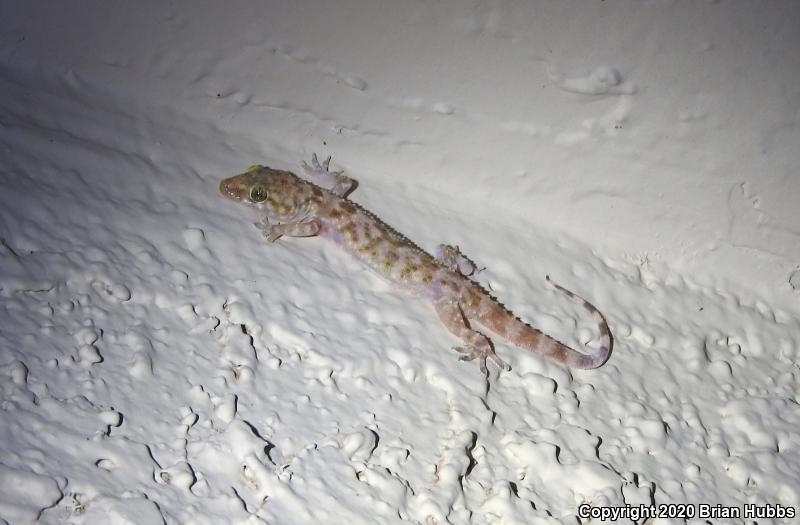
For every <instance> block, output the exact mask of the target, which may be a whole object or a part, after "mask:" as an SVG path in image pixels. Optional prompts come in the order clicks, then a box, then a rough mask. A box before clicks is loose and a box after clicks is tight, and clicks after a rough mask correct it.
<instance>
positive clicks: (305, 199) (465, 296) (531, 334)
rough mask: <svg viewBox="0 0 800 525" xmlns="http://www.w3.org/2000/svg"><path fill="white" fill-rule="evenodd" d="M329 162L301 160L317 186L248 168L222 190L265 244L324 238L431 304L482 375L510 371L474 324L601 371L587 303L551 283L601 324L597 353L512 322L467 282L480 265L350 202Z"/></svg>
mask: <svg viewBox="0 0 800 525" xmlns="http://www.w3.org/2000/svg"><path fill="white" fill-rule="evenodd" d="M329 163H330V157H329V158H328V159H327V160H326V161H325V162H323V163H321V164H320V163H319V161H318V160H317V156H316V155H314V156H313V157H312V161H311V165H309V164H307V163H305V162H303V164H302V166H303V169H304V170H305V172H306V174H307V175H308V177H309V178H311V179H313V180H314V183H312V182H309V181H307V180H304V179H302V178H300V177H298V176H297V175H295V174H293V173H291V172H288V171H282V170H276V169H272V168H268V167H266V166H251V167H250V168H249V169H248V170H247V171H246V172H245V173H242V174H241V175H236V176H234V177H230V178H227V179H224V180H222V182H220V184H219V191H220V193H222V195H224V196H225V197H228V198H230V199H232V200H234V201H237V202H240V203H242V204H246V205H247V206H250V207H252V208H255V209H256V210H258V212H259V213H262V214H263V218H262V221H261V222H260V223H256V226H257V227H258V228H260V229H261V230H262V233H263V234H264V237H265V238H266V239H267V240H268V241H270V242H274V241H276V240H277V239H279V238H280V237H281V236H283V235H286V236H289V237H310V236H314V235H319V236H322V237H325V238H327V239H330V240H332V241H334V242H335V243H337V244H338V245H339V246H341V247H343V248H344V249H345V250H347V251H348V252H349V253H350V254H351V255H352V256H353V257H355V258H356V259H358V260H359V261H361V262H362V263H364V264H366V265H367V266H369V267H370V268H372V269H373V270H374V271H375V272H377V273H378V274H380V275H382V276H384V277H385V278H387V279H388V280H390V281H392V282H393V283H395V284H396V285H399V286H400V287H402V288H404V289H406V290H408V291H410V292H411V293H413V294H414V295H416V296H419V297H423V298H426V299H428V300H429V301H431V303H432V304H433V306H434V308H435V309H436V313H437V314H438V315H439V319H441V321H442V323H444V325H445V326H446V327H447V328H448V330H450V331H451V332H452V333H453V334H455V335H456V336H458V337H459V338H460V339H461V340H462V341H463V342H464V344H463V346H460V347H457V348H455V350H457V351H458V352H460V353H461V354H462V355H461V359H462V360H466V361H470V360H473V359H478V360H479V363H480V367H481V370H482V371H483V372H484V373H486V360H487V358H488V359H492V360H493V361H494V362H495V363H496V364H497V365H498V366H500V367H502V368H508V365H506V364H505V363H504V362H503V361H502V360H501V359H500V358H499V357H498V356H497V355H496V354H495V351H494V347H493V345H492V343H491V341H490V340H489V338H488V337H486V336H485V335H484V334H482V333H480V332H478V331H476V330H474V329H473V328H472V326H471V324H470V322H472V321H475V322H477V323H479V324H480V325H482V326H484V327H485V328H488V329H489V330H491V331H492V332H494V333H496V334H498V335H500V336H501V337H503V338H504V339H507V340H508V341H510V342H512V343H513V344H514V345H516V346H518V347H520V348H524V349H525V350H528V351H530V352H533V353H534V354H538V355H541V356H544V357H547V358H549V359H551V360H553V361H555V362H557V363H560V364H563V365H566V366H569V367H573V368H597V367H599V366H600V365H602V364H603V363H605V361H606V360H607V359H608V355H609V353H610V351H611V346H612V338H611V333H610V331H609V329H608V324H607V323H606V320H605V318H604V317H603V314H601V313H600V311H599V310H597V308H595V307H594V306H592V305H591V304H590V303H589V302H588V301H585V300H584V299H582V298H580V297H578V296H577V295H575V294H573V293H572V292H570V291H569V290H566V289H565V288H562V287H561V286H559V285H557V284H555V283H553V282H552V281H550V278H549V277H548V278H547V280H548V282H550V283H551V284H552V285H553V286H555V287H556V288H557V289H558V290H560V291H561V292H563V293H565V294H566V295H567V296H569V297H570V298H571V299H572V300H573V301H575V302H577V303H579V304H581V305H582V306H583V307H584V308H586V309H587V310H588V311H589V312H591V314H592V315H593V316H594V318H595V320H596V321H597V324H598V327H599V331H600V348H599V349H598V350H597V351H595V352H594V353H591V354H584V353H581V352H578V351H576V350H573V349H572V348H570V347H568V346H566V345H564V344H562V343H560V342H558V341H556V340H555V339H553V338H552V337H550V336H548V335H545V334H543V333H542V332H540V331H539V330H537V329H536V328H533V327H532V326H530V325H528V324H527V323H525V322H524V321H522V320H520V319H518V318H517V317H515V316H514V314H512V313H511V312H510V311H508V310H507V309H506V308H505V307H504V306H503V305H502V304H500V303H499V302H498V301H497V300H496V299H495V298H494V297H492V296H491V295H490V294H489V293H488V292H487V291H486V290H484V289H483V288H482V287H481V286H480V285H479V284H478V283H477V282H475V281H473V280H472V279H470V275H472V273H473V272H474V271H475V266H474V265H473V264H472V262H471V261H469V259H467V258H466V257H464V256H463V255H462V254H461V253H460V252H459V250H458V248H456V247H454V246H450V245H447V244H441V245H439V247H438V249H437V253H436V256H435V257H434V256H432V255H431V254H429V253H427V252H425V251H424V250H422V249H421V248H419V247H418V246H417V245H415V244H414V243H413V242H411V241H409V240H408V239H406V238H405V237H404V236H403V235H401V234H399V233H398V232H396V231H395V230H393V229H392V228H391V227H390V226H388V225H387V224H385V223H384V222H383V221H381V220H380V219H378V218H377V217H376V216H375V215H373V214H372V213H370V212H369V211H367V210H365V209H364V208H362V207H361V206H359V205H358V204H356V203H354V202H353V201H351V200H349V199H348V198H347V195H348V194H349V193H350V192H351V191H353V189H355V185H356V182H355V181H354V180H353V179H351V178H350V177H347V176H345V175H343V173H342V172H341V171H329V169H328V165H329ZM316 183H318V184H320V185H317V184H316ZM323 185H324V186H328V187H330V188H331V189H330V190H328V189H325V188H323V187H322V186H323Z"/></svg>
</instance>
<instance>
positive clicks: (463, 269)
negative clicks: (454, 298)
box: [434, 244, 477, 277]
mask: <svg viewBox="0 0 800 525" xmlns="http://www.w3.org/2000/svg"><path fill="white" fill-rule="evenodd" d="M434 255H435V256H436V260H437V261H439V262H440V263H442V264H444V265H445V266H446V267H448V268H449V269H451V270H452V271H454V272H457V273H460V274H461V275H463V276H465V277H469V276H470V275H472V274H474V273H475V270H476V268H477V267H476V266H475V263H474V262H472V261H471V260H469V259H468V258H467V256H466V255H464V254H463V253H461V250H459V249H458V246H453V245H452V244H440V245H439V246H437V247H436V253H435V254H434Z"/></svg>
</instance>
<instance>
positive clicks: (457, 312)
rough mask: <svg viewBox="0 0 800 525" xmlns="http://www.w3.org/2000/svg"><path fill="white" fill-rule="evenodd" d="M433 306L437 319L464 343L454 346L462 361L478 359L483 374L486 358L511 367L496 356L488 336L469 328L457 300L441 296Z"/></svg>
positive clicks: (506, 368) (498, 364)
mask: <svg viewBox="0 0 800 525" xmlns="http://www.w3.org/2000/svg"><path fill="white" fill-rule="evenodd" d="M433 306H434V308H435V309H436V313H437V314H439V319H441V321H442V323H443V324H444V325H445V326H446V327H447V329H448V330H450V332H451V333H453V334H454V335H456V336H457V337H458V338H459V339H461V340H462V341H464V342H465V343H466V346H458V347H455V348H454V350H455V351H456V352H458V353H460V354H462V356H461V358H460V359H461V360H462V361H472V360H473V359H478V360H479V363H480V367H481V372H483V373H484V374H486V373H488V370H487V369H486V359H487V358H488V359H491V360H492V361H494V362H495V364H496V365H497V366H499V367H500V368H503V369H505V370H510V369H511V367H510V366H508V365H507V364H506V363H505V362H504V361H503V360H502V359H500V358H499V357H498V356H497V354H496V353H495V351H494V348H492V343H491V341H489V338H488V337H486V336H485V335H483V334H482V333H480V332H478V331H476V330H473V329H472V328H470V326H469V322H468V321H467V319H466V317H464V312H463V311H462V310H461V307H460V306H459V305H458V302H457V301H454V300H452V299H448V298H442V299H439V300H438V301H436V302H435V303H434V304H433Z"/></svg>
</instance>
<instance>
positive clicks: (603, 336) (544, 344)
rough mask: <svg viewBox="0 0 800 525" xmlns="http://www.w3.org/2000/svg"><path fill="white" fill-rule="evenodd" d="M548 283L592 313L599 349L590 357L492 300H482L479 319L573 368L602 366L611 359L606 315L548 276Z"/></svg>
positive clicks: (519, 343)
mask: <svg viewBox="0 0 800 525" xmlns="http://www.w3.org/2000/svg"><path fill="white" fill-rule="evenodd" d="M547 282H549V283H550V284H552V285H553V286H554V287H555V288H556V289H557V290H559V291H560V292H562V293H563V294H565V295H566V296H568V297H569V298H570V299H572V300H573V301H574V302H576V303H578V304H580V305H581V306H583V307H584V308H585V309H586V310H588V311H589V312H590V313H591V314H592V316H593V317H594V318H595V320H596V321H597V326H598V329H599V332H600V337H599V340H600V348H598V349H597V350H596V351H594V352H593V353H589V354H584V353H582V352H579V351H577V350H575V349H573V348H570V347H569V346H567V345H565V344H563V343H561V342H559V341H557V340H556V339H554V338H552V337H550V336H549V335H546V334H544V333H542V332H541V331H539V330H537V329H536V328H533V327H532V326H530V325H528V324H527V323H525V322H524V321H522V320H520V319H517V318H516V317H514V316H513V315H512V314H511V313H510V312H509V311H508V310H506V309H505V308H503V306H502V305H500V304H499V303H497V302H495V301H494V300H493V299H491V298H489V297H485V299H484V301H482V302H483V303H484V304H482V305H481V308H479V311H478V315H477V316H476V320H477V321H478V322H479V323H480V324H482V325H483V326H485V327H486V328H488V329H489V330H491V331H492V332H495V333H496V334H498V335H500V336H501V337H503V338H504V339H506V340H508V341H510V342H511V343H513V344H514V345H516V346H518V347H520V348H523V349H525V350H528V351H529V352H532V353H534V354H537V355H541V356H543V357H546V358H548V359H550V360H552V361H555V362H557V363H560V364H563V365H565V366H568V367H570V368H582V369H589V368H597V367H599V366H601V365H603V364H604V363H605V362H606V361H607V360H608V356H609V354H610V353H611V348H612V346H613V337H612V336H611V331H610V330H609V329H608V323H607V322H606V319H605V317H604V316H603V314H602V313H600V310H598V309H597V308H595V307H594V305H592V304H591V303H590V302H589V301H587V300H585V299H583V298H582V297H580V296H578V295H576V294H574V293H572V292H571V291H569V290H567V289H566V288H564V287H563V286H560V285H558V284H556V283H554V282H553V281H552V280H550V277H549V276H547Z"/></svg>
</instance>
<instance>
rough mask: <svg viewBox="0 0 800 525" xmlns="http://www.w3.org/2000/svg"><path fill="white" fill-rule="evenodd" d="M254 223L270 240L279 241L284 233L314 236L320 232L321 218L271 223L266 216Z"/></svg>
mask: <svg viewBox="0 0 800 525" xmlns="http://www.w3.org/2000/svg"><path fill="white" fill-rule="evenodd" d="M254 224H255V226H256V228H258V229H259V230H261V234H262V235H263V236H264V238H265V239H266V240H268V241H269V242H275V241H277V240H278V239H279V238H280V237H281V236H282V235H286V236H288V237H313V236H314V235H316V234H318V233H319V229H320V227H321V224H320V222H319V219H308V220H304V221H300V222H283V223H280V224H270V223H269V220H268V219H267V218H266V217H264V219H263V220H262V221H261V222H256V223H254Z"/></svg>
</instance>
